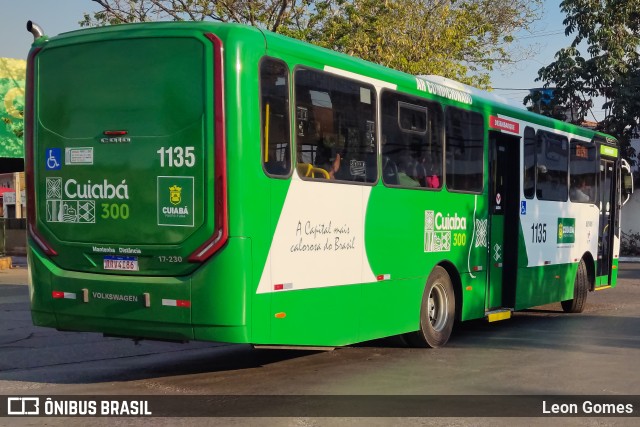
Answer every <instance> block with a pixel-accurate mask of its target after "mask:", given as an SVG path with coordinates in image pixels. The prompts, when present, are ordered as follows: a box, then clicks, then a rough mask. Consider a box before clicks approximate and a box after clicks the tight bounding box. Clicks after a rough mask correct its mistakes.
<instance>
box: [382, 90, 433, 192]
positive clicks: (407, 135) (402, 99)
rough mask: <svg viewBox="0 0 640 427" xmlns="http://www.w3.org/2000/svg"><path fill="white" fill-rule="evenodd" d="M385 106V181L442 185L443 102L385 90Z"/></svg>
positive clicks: (416, 184) (383, 164)
mask: <svg viewBox="0 0 640 427" xmlns="http://www.w3.org/2000/svg"><path fill="white" fill-rule="evenodd" d="M381 109H382V180H383V182H384V183H385V184H386V185H391V186H399V187H405V188H418V187H422V188H433V189H438V188H441V187H442V145H443V144H442V134H443V124H442V108H441V107H440V105H439V104H437V103H435V102H431V101H427V100H424V99H420V98H415V97H412V96H408V95H404V94H401V93H397V92H393V91H390V90H385V91H383V92H382V101H381Z"/></svg>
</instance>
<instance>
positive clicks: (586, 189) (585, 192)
mask: <svg viewBox="0 0 640 427" xmlns="http://www.w3.org/2000/svg"><path fill="white" fill-rule="evenodd" d="M576 181H577V182H576ZM571 200H572V201H574V202H590V201H591V200H592V192H591V186H590V185H589V184H587V180H586V179H585V177H584V176H580V177H578V178H576V179H575V181H574V185H572V186H571Z"/></svg>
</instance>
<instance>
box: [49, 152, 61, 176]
mask: <svg viewBox="0 0 640 427" xmlns="http://www.w3.org/2000/svg"><path fill="white" fill-rule="evenodd" d="M61 157H62V156H61V150H60V149H59V148H49V149H48V150H47V170H49V171H55V170H58V169H60V168H62V161H61Z"/></svg>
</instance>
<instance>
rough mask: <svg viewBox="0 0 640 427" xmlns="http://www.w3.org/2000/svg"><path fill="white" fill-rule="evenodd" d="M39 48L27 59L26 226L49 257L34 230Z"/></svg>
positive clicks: (50, 252)
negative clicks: (37, 58) (36, 100)
mask: <svg viewBox="0 0 640 427" xmlns="http://www.w3.org/2000/svg"><path fill="white" fill-rule="evenodd" d="M40 49H41V48H36V49H33V50H32V51H31V53H30V54H29V58H28V59H27V88H26V89H27V90H26V103H25V104H26V105H25V116H24V140H25V154H26V156H25V157H26V162H25V175H26V181H27V224H28V227H27V228H28V232H29V235H30V236H31V238H32V239H33V240H34V241H35V242H36V243H37V244H38V246H40V248H41V249H42V250H43V251H44V253H45V254H47V255H49V256H55V255H58V253H57V252H56V251H55V250H54V249H53V248H52V247H51V245H50V244H49V243H48V242H47V241H46V240H45V239H44V238H43V237H42V236H41V235H40V234H39V233H38V231H37V229H36V224H37V221H36V188H35V187H36V185H35V175H34V167H35V157H34V156H35V155H34V149H35V147H34V141H33V127H34V126H35V118H34V117H35V106H34V102H35V60H36V55H37V54H38V53H39V52H40Z"/></svg>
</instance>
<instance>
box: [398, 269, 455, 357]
mask: <svg viewBox="0 0 640 427" xmlns="http://www.w3.org/2000/svg"><path fill="white" fill-rule="evenodd" d="M455 311H456V300H455V293H454V291H453V284H452V282H451V278H450V277H449V273H447V270H445V269H444V268H442V267H440V266H438V267H436V268H434V269H433V271H432V272H431V274H430V275H429V278H428V279H427V284H426V286H425V288H424V293H423V295H422V303H421V306H420V330H418V331H416V332H411V333H408V334H405V339H406V341H407V342H408V343H409V344H411V345H413V346H414V347H431V348H437V347H442V346H444V345H445V344H446V343H447V341H449V337H450V336H451V331H452V330H453V323H454V321H455Z"/></svg>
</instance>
